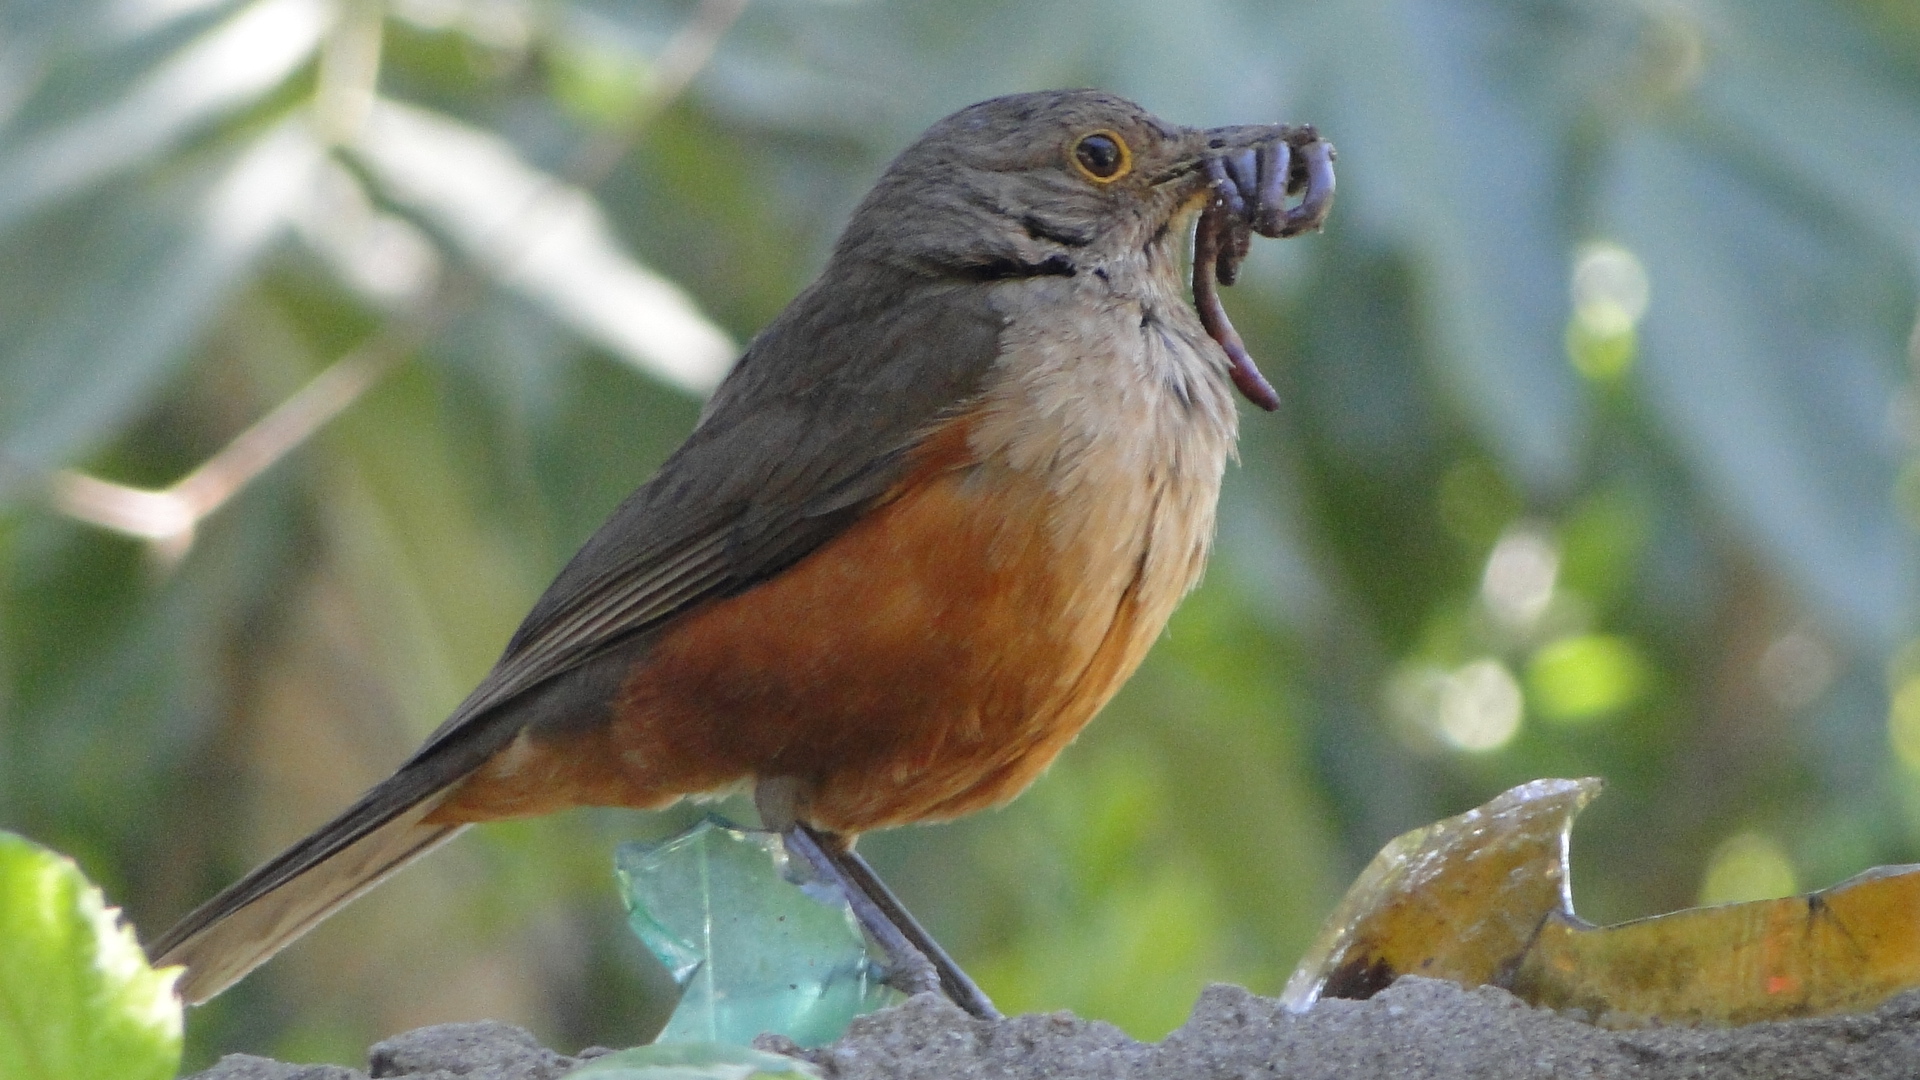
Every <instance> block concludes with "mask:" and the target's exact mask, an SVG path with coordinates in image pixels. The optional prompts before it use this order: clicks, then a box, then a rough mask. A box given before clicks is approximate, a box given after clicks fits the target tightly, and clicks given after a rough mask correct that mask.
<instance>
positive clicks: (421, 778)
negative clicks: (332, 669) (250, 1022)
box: [148, 768, 465, 1005]
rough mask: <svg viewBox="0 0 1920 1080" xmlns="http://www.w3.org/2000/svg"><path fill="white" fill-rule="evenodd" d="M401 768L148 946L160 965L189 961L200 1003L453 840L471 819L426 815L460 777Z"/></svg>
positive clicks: (186, 990) (184, 984)
mask: <svg viewBox="0 0 1920 1080" xmlns="http://www.w3.org/2000/svg"><path fill="white" fill-rule="evenodd" d="M437 772H440V770H435V769H430V768H429V769H412V768H403V769H402V770H401V771H400V772H399V773H398V774H396V775H394V776H392V777H390V778H389V779H387V780H386V781H385V782H383V783H381V784H380V785H379V786H377V787H375V788H374V789H373V790H372V791H369V792H367V794H366V795H365V796H363V797H362V798H361V799H360V801H359V802H357V803H355V804H354V805H353V806H352V807H351V808H349V809H348V810H347V811H346V812H345V813H343V814H341V815H340V816H339V817H337V818H334V819H333V820H332V821H330V822H328V823H327V824H326V825H324V826H322V827H321V828H320V829H319V831H317V832H315V833H314V834H313V835H311V836H309V837H307V838H306V839H305V840H302V841H300V842H299V843H297V844H295V845H293V846H292V847H290V848H288V849H287V850H286V851H283V852H281V853H280V854H279V855H277V856H275V857H274V858H273V859H272V860H271V861H269V862H267V863H265V864H264V865H262V866H260V867H258V868H256V869H255V870H254V871H253V872H252V873H250V874H248V875H247V876H246V877H244V878H241V879H240V880H239V881H237V882H235V883H234V884H233V885H232V886H230V887H228V888H227V889H226V890H224V891H222V892H221V893H220V894H219V895H218V896H215V897H214V898H213V899H211V900H209V901H207V902H206V903H204V904H202V905H200V907H199V908H197V909H195V910H194V911H193V913H192V914H190V915H188V916H187V917H186V918H184V919H181V920H180V922H179V923H178V924H177V925H176V926H174V927H173V928H172V929H170V930H168V931H167V932H166V933H165V934H162V935H161V936H160V937H158V938H156V939H155V940H154V942H153V944H152V946H151V947H150V948H149V950H148V951H149V953H150V954H152V955H154V957H155V959H154V963H155V965H156V966H165V965H172V964H180V965H184V966H185V967H186V969H187V970H186V973H185V974H184V975H182V976H181V978H180V982H179V984H178V989H179V992H180V996H181V997H182V998H184V999H185V1000H186V1001H187V1003H188V1004H194V1005H197V1004H199V1003H200V1002H203V1001H206V1000H207V999H208V998H211V997H213V996H214V995H215V994H218V993H219V992H220V991H222V990H225V989H226V988H227V987H229V986H231V985H233V984H234V983H235V982H237V981H239V979H240V978H241V977H242V976H244V975H245V974H246V973H247V972H249V971H252V970H253V969H254V968H256V967H259V966H260V965H261V964H263V963H265V962H266V961H267V960H268V959H269V958H271V957H272V956H273V954H275V953H277V952H279V951H280V950H281V949H283V948H285V947H287V946H288V945H290V944H292V943H293V940H294V939H295V938H298V937H299V936H300V935H301V934H304V933H306V932H307V931H308V930H310V929H312V928H313V927H314V926H315V925H316V924H317V923H319V922H320V920H322V919H324V918H326V917H327V916H328V915H331V914H333V913H334V912H335V911H336V910H338V909H339V908H341V907H342V906H344V905H346V904H347V903H348V902H349V901H351V900H353V899H354V898H356V897H358V896H359V895H360V894H361V893H364V892H366V891H367V890H368V889H371V888H373V887H374V886H375V885H378V884H379V883H380V882H381V881H383V880H385V878H386V877H387V875H389V874H391V873H393V872H394V871H396V870H398V869H400V868H401V867H403V866H405V865H407V864H408V863H410V862H412V861H413V860H415V859H417V858H419V857H420V856H422V855H424V854H426V853H427V852H429V851H431V850H433V849H434V848H436V847H438V846H440V845H441V844H443V843H445V842H446V841H448V840H451V839H452V838H453V837H454V835H455V834H457V833H459V832H460V830H461V829H463V828H465V826H464V825H459V824H443V823H438V822H429V821H427V820H426V819H427V818H428V817H429V816H430V815H431V814H432V813H433V811H434V809H435V808H436V807H437V806H439V805H440V803H441V802H442V801H443V800H444V799H445V798H446V795H447V793H448V791H450V790H451V788H452V784H451V782H450V781H451V780H452V779H457V777H452V778H449V777H446V776H444V774H442V775H440V776H435V775H433V774H434V773H437Z"/></svg>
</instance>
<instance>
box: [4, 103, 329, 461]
mask: <svg viewBox="0 0 1920 1080" xmlns="http://www.w3.org/2000/svg"><path fill="white" fill-rule="evenodd" d="M319 161H320V150H319V148H318V146H316V145H315V144H314V143H313V141H312V140H311V139H310V138H309V137H308V136H307V135H306V133H305V131H304V129H302V128H301V127H299V126H298V125H288V126H283V127H280V128H276V129H274V130H272V131H269V132H268V133H267V134H265V135H263V136H261V137H259V138H258V139H256V140H255V141H254V142H252V143H251V144H250V145H248V146H246V147H244V148H243V149H242V151H241V152H240V153H238V154H236V155H234V156H233V157H231V158H229V159H228V160H226V161H223V162H222V163H221V166H222V167H221V168H220V169H219V170H218V171H217V172H214V173H213V174H212V177H211V179H212V181H213V182H212V183H211V184H202V183H194V184H190V185H174V186H170V187H169V188H167V189H163V190H162V191H160V192H157V193H155V194H154V195H153V196H150V197H137V196H136V197H133V198H126V199H121V200H116V201H115V202H113V203H110V204H109V205H108V206H107V207H106V208H105V212H104V213H103V212H101V210H100V208H96V207H94V206H91V205H84V204H83V205H82V206H80V207H77V208H75V209H74V210H73V211H72V212H71V213H69V214H63V215H61V216H60V217H58V218H56V219H53V220H49V221H46V222H44V223H42V224H41V225H40V226H37V227H36V228H34V229H29V230H26V231H19V230H16V231H15V232H14V233H13V234H12V236H11V237H10V238H9V239H10V241H11V242H0V328H4V330H5V334H4V339H3V340H4V344H0V460H4V461H6V462H7V463H8V464H9V465H11V466H13V467H14V468H15V469H33V470H36V471H38V470H44V469H48V468H51V467H54V466H57V465H60V464H64V463H66V462H68V461H71V460H73V459H74V458H75V457H77V456H79V455H81V454H84V453H85V452H87V451H88V450H91V449H93V448H94V447H95V446H96V445H97V444H98V443H99V442H100V441H101V440H102V439H103V438H105V437H106V436H107V435H108V434H109V433H110V432H111V431H113V430H114V429H115V428H117V427H119V426H120V425H122V424H124V423H125V422H126V421H127V420H128V418H129V417H130V416H131V415H132V414H133V413H134V412H135V411H136V410H138V409H141V408H143V407H144V406H145V405H146V404H147V403H148V402H149V400H150V398H151V396H152V395H153V394H154V393H155V392H156V390H157V388H158V387H160V386H161V385H162V384H163V383H164V381H165V379H166V378H167V376H168V375H169V374H171V373H172V372H173V371H174V370H176V368H177V366H178V365H179V364H180V363H182V362H183V361H185V360H186V359H187V358H188V353H187V349H188V347H189V346H190V345H192V344H194V343H195V341H196V340H197V339H198V338H199V336H200V335H201V334H203V333H204V332H205V330H206V323H207V321H208V320H209V319H210V318H211V317H212V316H213V315H214V313H215V312H217V311H218V310H219V306H220V304H221V302H222V301H223V300H225V299H226V297H227V296H228V295H229V294H230V292H231V290H232V289H233V287H234V286H235V285H236V284H237V283H238V282H239V281H240V279H241V277H242V275H243V274H244V273H245V272H246V270H247V269H248V267H249V266H250V265H251V264H252V262H253V260H254V259H255V258H256V257H257V256H258V255H259V254H260V253H261V251H262V250H264V249H265V247H266V246H267V245H268V244H269V243H270V242H271V241H272V240H273V239H274V238H275V237H276V236H277V235H279V234H280V232H281V230H282V229H283V228H284V226H285V224H286V223H287V220H288V218H289V216H290V215H291V214H292V213H293V212H294V210H295V208H296V207H297V206H299V205H300V203H301V201H302V200H303V199H304V198H305V197H306V195H307V193H308V191H309V190H310V187H311V182H312V178H313V173H314V169H315V167H316V166H317V165H318V163H319ZM195 179H196V180H198V179H200V178H198V177H196V178H195ZM76 218H77V219H79V220H76ZM56 236H57V237H59V238H61V249H62V250H59V253H58V254H57V255H56V256H54V257H52V258H49V257H48V256H47V254H46V252H47V250H48V249H47V247H46V245H47V244H48V243H49V242H50V240H51V238H52V237H56Z"/></svg>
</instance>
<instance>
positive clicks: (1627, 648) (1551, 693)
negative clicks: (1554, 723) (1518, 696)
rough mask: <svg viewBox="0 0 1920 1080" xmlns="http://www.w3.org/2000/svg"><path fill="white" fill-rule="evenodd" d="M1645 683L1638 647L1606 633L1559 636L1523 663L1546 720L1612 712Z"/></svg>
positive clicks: (1532, 696)
mask: <svg viewBox="0 0 1920 1080" xmlns="http://www.w3.org/2000/svg"><path fill="white" fill-rule="evenodd" d="M1646 685H1647V664H1646V661H1645V660H1643V659H1642V658H1641V656H1640V650H1638V649H1636V648H1635V647H1634V646H1633V643H1632V642H1630V641H1628V640H1626V639H1625V638H1621V637H1615V636H1612V635H1609V634H1580V635H1577V636H1574V637H1565V638H1561V639H1560V640H1558V641H1555V642H1553V643H1551V644H1549V645H1547V646H1545V647H1544V648H1542V649H1541V650H1540V651H1539V652H1538V653H1536V654H1534V657H1533V662H1532V663H1531V664H1530V665H1529V666H1528V668H1527V690H1528V692H1529V698H1530V700H1531V701H1532V703H1533V705H1534V708H1535V710H1536V711H1538V712H1539V714H1540V715H1541V716H1543V717H1545V718H1546V719H1549V720H1559V721H1563V722H1578V721H1582V720H1592V719H1595V718H1597V717H1601V716H1605V715H1607V714H1609V713H1613V712H1617V711H1619V710H1620V709H1622V708H1625V707H1626V706H1628V705H1631V704H1633V702H1634V701H1635V700H1637V699H1638V698H1639V697H1640V694H1641V693H1642V692H1643V691H1644V690H1645V689H1646Z"/></svg>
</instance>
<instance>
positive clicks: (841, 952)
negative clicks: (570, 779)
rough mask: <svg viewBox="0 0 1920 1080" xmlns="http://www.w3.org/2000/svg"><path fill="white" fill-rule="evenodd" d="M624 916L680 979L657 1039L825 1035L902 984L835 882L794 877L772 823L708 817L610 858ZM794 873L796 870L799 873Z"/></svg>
mask: <svg viewBox="0 0 1920 1080" xmlns="http://www.w3.org/2000/svg"><path fill="white" fill-rule="evenodd" d="M614 863H615V869H616V871H617V873H618V876H619V880H620V890H621V895H622V897H623V898H624V899H625V901H626V904H627V921H628V923H629V925H631V926H632V927H633V931H634V933H635V934H637V935H639V938H640V940H641V941H642V942H643V943H645V945H646V946H647V948H648V950H649V951H651V952H652V953H653V955H654V956H655V957H657V958H659V960H660V962H661V963H662V964H664V965H666V968H667V970H668V971H669V972H670V973H672V975H673V979H674V982H676V983H678V984H679V986H680V988H681V995H680V1004H679V1006H678V1007H677V1008H676V1009H675V1010H674V1013H673V1016H672V1018H671V1019H669V1020H668V1021H667V1026H666V1029H665V1030H664V1031H662V1032H661V1033H660V1037H659V1039H658V1040H657V1041H658V1042H661V1043H676V1042H682V1043H683V1042H711V1043H731V1044H735V1045H746V1044H747V1043H750V1042H752V1041H753V1038H754V1036H756V1035H759V1034H762V1033H772V1034H778V1035H785V1036H786V1037H787V1038H790V1039H792V1040H793V1041H794V1042H796V1043H798V1044H800V1045H801V1046H820V1045H824V1044H826V1043H828V1042H832V1041H833V1040H834V1039H837V1038H839V1037H840V1035H841V1034H842V1033H843V1032H844V1031H845V1030H846V1027H847V1024H848V1022H849V1021H851V1020H852V1019H853V1018H854V1017H856V1016H859V1015H861V1014H863V1013H868V1012H872V1011H874V1010H875V1009H879V1008H882V1007H885V1006H887V1005H891V1004H893V1003H895V1002H897V1001H899V1000H901V996H900V995H899V994H898V993H897V992H895V991H893V990H892V989H890V988H888V987H886V986H884V985H882V984H881V982H880V978H881V976H882V974H883V972H882V970H881V968H880V967H879V966H878V964H877V963H876V962H875V959H874V957H873V956H872V955H871V954H870V953H869V952H868V947H867V940H866V935H865V934H863V933H862V932H861V930H860V926H859V924H858V923H857V922H855V921H854V918H853V912H852V909H851V908H850V907H848V905H847V901H846V898H845V896H843V895H842V894H841V892H840V890H839V889H838V888H836V887H834V886H832V885H829V884H825V883H821V882H815V881H806V882H804V883H801V884H796V883H795V882H794V881H792V880H790V879H789V864H788V859H787V854H786V849H785V848H784V846H783V845H782V844H781V842H780V837H779V836H778V835H777V834H774V833H769V832H762V831H758V830H748V829H742V828H738V827H736V826H734V825H732V824H730V823H728V822H726V821H723V820H720V819H718V818H713V817H709V818H707V819H706V820H703V821H701V822H700V823H699V824H697V825H695V826H693V827H692V828H690V829H688V830H687V831H685V832H683V833H680V834H679V835H677V836H674V837H672V838H670V839H668V840H665V841H662V842H661V843H658V844H640V843H629V844H623V845H621V847H620V849H619V851H618V853H617V854H616V855H615V858H614ZM796 876H799V875H796Z"/></svg>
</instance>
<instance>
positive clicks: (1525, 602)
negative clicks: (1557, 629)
mask: <svg viewBox="0 0 1920 1080" xmlns="http://www.w3.org/2000/svg"><path fill="white" fill-rule="evenodd" d="M1559 576H1560V548H1559V546H1558V545H1556V544H1555V543H1554V542H1553V541H1552V540H1551V539H1549V538H1548V537H1547V535H1546V533H1544V532H1542V531H1541V530H1539V529H1537V528H1534V527H1532V526H1527V525H1518V526H1515V527H1514V528H1511V529H1508V530H1507V531H1506V533H1505V534H1504V535H1502V536H1501V537H1500V539H1499V540H1498V541H1497V542H1495V544H1494V545H1493V552H1492V553H1491V554H1490V555H1488V556H1487V569H1486V573H1485V574H1484V575H1483V576H1482V578H1481V581H1480V598H1481V600H1482V601H1483V602H1484V603H1485V604H1486V605H1487V610H1488V611H1489V612H1490V613H1492V615H1493V617H1494V618H1496V619H1498V620H1500V622H1502V623H1504V624H1506V625H1507V626H1510V627H1513V628H1515V629H1526V628H1527V627H1530V626H1532V625H1533V624H1534V623H1536V622H1538V621H1539V619H1540V616H1542V615H1544V614H1546V612H1547V605H1548V604H1551V603H1552V602H1553V587H1554V583H1555V581H1557V580H1558V578H1559Z"/></svg>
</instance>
